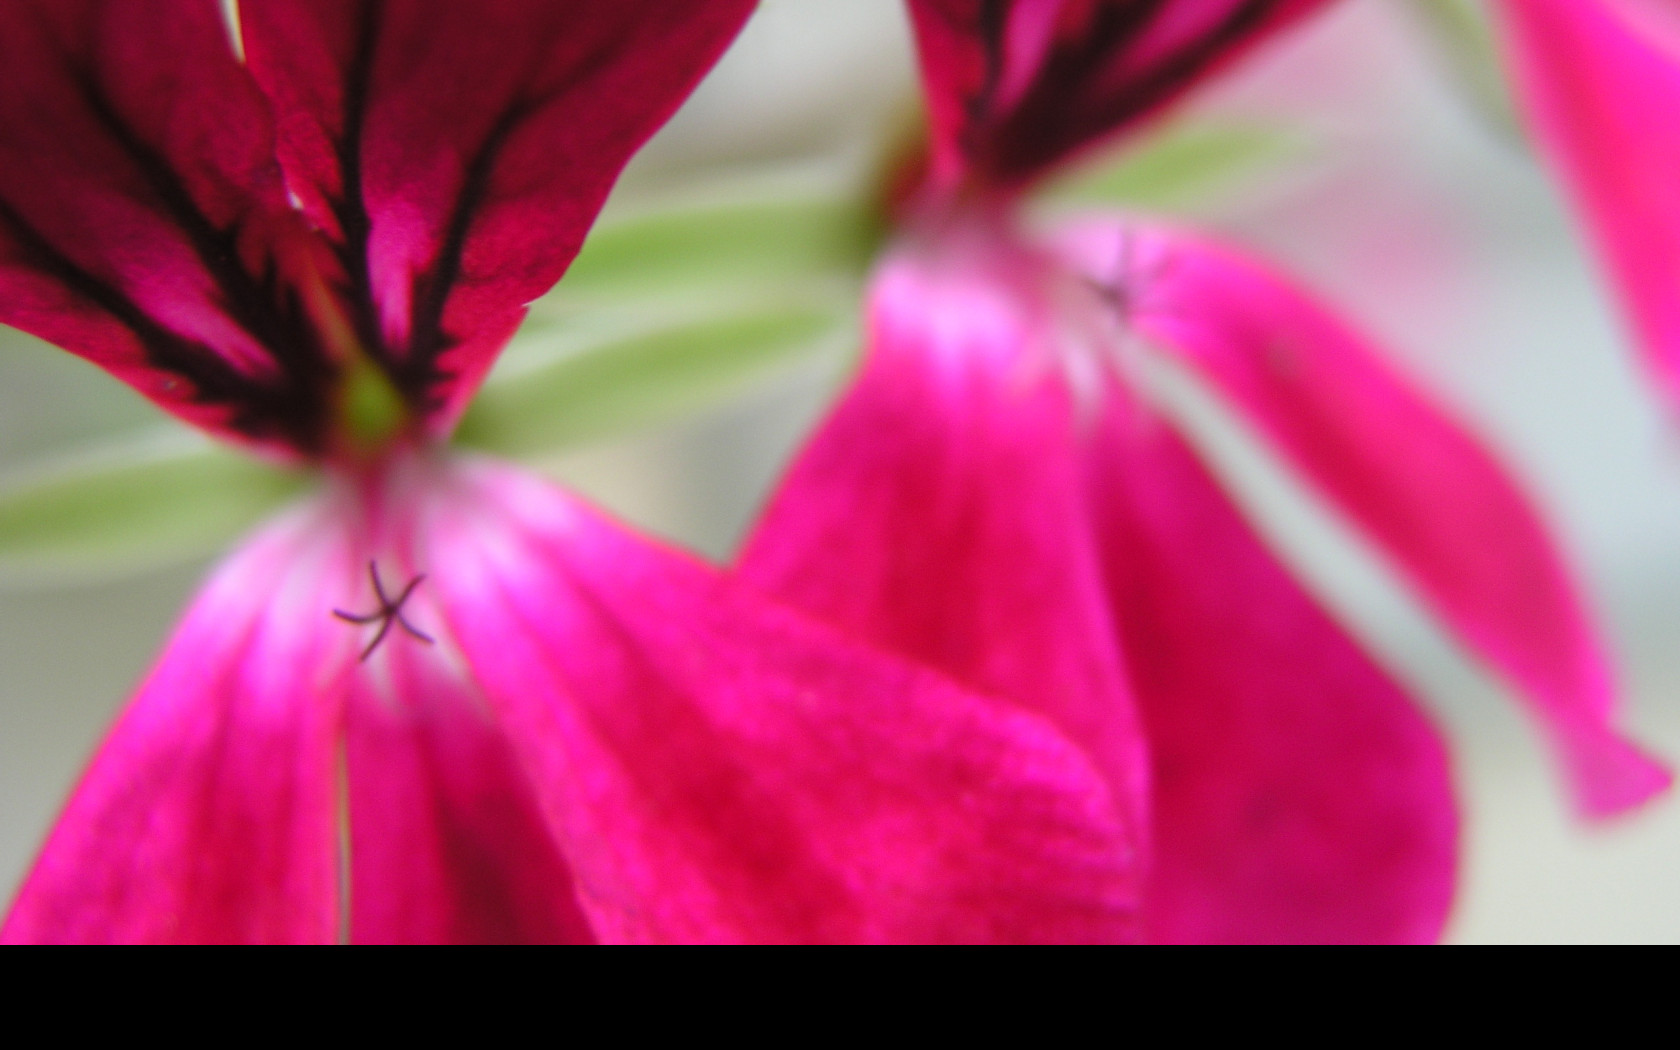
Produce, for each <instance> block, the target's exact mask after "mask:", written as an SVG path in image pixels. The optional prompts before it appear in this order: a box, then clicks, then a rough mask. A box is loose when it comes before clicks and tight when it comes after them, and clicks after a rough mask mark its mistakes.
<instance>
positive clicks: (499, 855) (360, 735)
mask: <svg viewBox="0 0 1680 1050" xmlns="http://www.w3.org/2000/svg"><path fill="white" fill-rule="evenodd" d="M418 604H420V603H419V602H410V603H407V605H406V606H405V608H406V609H407V610H408V611H407V612H406V613H405V615H408V616H413V615H414V613H413V608H412V607H413V606H415V605H418ZM365 666H366V667H367V668H368V669H369V672H370V673H368V674H363V675H358V676H357V678H356V682H357V687H356V688H355V689H353V690H352V692H351V694H350V699H349V711H348V717H347V719H346V730H347V736H348V740H347V743H346V750H345V763H346V767H347V769H348V772H349V791H350V883H351V885H350V901H351V920H350V940H351V941H352V942H353V943H357V944H368V943H376V944H383V943H408V944H415V943H418V944H427V943H442V944H481V943H536V944H550V943H574V944H575V943H587V942H590V941H593V940H594V934H593V933H592V932H591V930H590V928H589V924H588V922H587V920H585V919H584V917H583V914H582V913H581V912H580V911H579V910H578V903H577V895H576V892H575V890H574V889H573V887H572V881H571V873H570V871H569V870H568V868H567V866H566V862H565V860H564V859H562V858H561V856H560V854H559V850H558V846H557V844H556V843H555V842H554V840H553V837H552V836H551V835H550V834H549V831H548V827H547V825H546V824H545V823H544V821H543V818H542V814H541V812H540V811H539V810H538V808H537V804H536V797H535V795H534V793H533V791H532V789H531V786H530V783H529V781H528V780H527V779H526V777H525V773H524V770H523V769H522V768H521V767H520V765H519V762H518V759H517V757H516V756H515V754H514V751H513V748H512V747H510V746H509V744H508V742H507V740H506V738H505V736H504V734H503V733H502V731H501V728H500V727H499V726H498V725H497V724H496V720H495V717H494V715H493V714H492V712H491V711H490V709H489V707H488V706H487V704H486V702H485V700H484V698H483V697H482V696H480V695H478V694H477V690H476V688H475V687H474V686H473V685H472V683H471V681H470V680H465V679H463V678H462V677H461V675H460V673H459V672H458V671H456V670H454V669H452V668H451V667H450V666H449V665H448V663H447V662H446V659H445V657H444V655H443V653H442V652H441V651H440V650H438V649H436V648H434V647H429V646H426V645H424V644H417V640H416V639H413V638H409V637H401V636H400V634H399V636H395V637H391V638H389V639H388V641H387V643H386V644H383V645H382V646H381V648H380V649H379V650H378V651H377V652H376V653H375V654H374V655H373V656H372V657H371V658H370V661H369V663H368V664H366V665H365Z"/></svg>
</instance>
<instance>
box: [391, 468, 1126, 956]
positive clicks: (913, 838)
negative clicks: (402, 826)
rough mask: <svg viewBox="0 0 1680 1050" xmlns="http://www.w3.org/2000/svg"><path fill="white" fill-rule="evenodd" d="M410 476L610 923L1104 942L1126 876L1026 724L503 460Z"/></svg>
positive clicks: (1113, 832) (1111, 845)
mask: <svg viewBox="0 0 1680 1050" xmlns="http://www.w3.org/2000/svg"><path fill="white" fill-rule="evenodd" d="M452 470H453V471H454V472H455V473H454V480H453V481H452V482H451V483H450V484H448V485H446V486H440V487H438V488H436V489H435V490H433V491H432V492H430V493H428V494H427V495H425V496H424V497H423V498H424V499H425V501H426V502H425V505H424V509H423V511H422V513H421V514H420V518H419V521H418V525H417V529H418V532H417V535H418V536H419V537H420V540H419V543H420V547H419V548H418V549H419V550H420V551H421V553H422V556H423V560H426V561H429V563H430V564H432V565H434V566H436V567H438V568H437V575H436V576H435V582H436V586H437V595H438V598H437V600H438V606H439V608H440V609H441V610H442V613H443V616H444V618H445V620H446V621H447V626H448V630H449V631H450V632H451V633H452V634H453V636H454V637H455V639H456V640H457V641H458V642H459V644H460V646H461V650H462V652H463V653H464V654H465V657H466V659H467V661H468V663H469V665H470V667H471V669H472V674H473V676H474V677H475V678H476V679H477V680H478V681H479V682H480V683H481V685H482V687H483V689H484V691H485V693H486V695H487V696H488V698H489V700H490V704H491V707H492V708H493V709H494V711H495V713H496V715H497V717H499V718H501V719H503V720H505V723H506V725H507V728H508V739H510V740H511V741H513V743H514V747H515V750H516V751H517V752H518V754H519V755H520V757H521V758H522V760H523V763H524V766H525V768H526V769H527V770H528V772H529V774H530V777H531V782H532V783H533V784H535V785H536V788H537V791H538V794H539V796H540V799H541V804H542V807H543V812H544V813H545V815H546V816H547V818H548V820H549V822H550V824H551V826H552V827H553V828H554V829H555V830H556V834H557V837H558V840H559V841H560V842H561V844H562V848H563V851H564V853H565V855H566V858H567V860H568V861H569V862H570V864H571V867H572V871H573V872H574V874H575V877H576V880H577V888H578V894H579V898H580V900H581V903H582V906H583V910H584V912H585V913H586V914H587V915H588V916H589V918H590V921H591V923H592V925H593V926H594V928H595V930H596V931H597V933H598V934H599V935H600V936H601V938H602V939H603V940H609V941H923V940H929V941H993V940H1006V941H1016V940H1019V941H1042V940H1057V941H1060V940H1108V939H1114V938H1117V937H1121V936H1123V935H1125V934H1126V933H1128V932H1129V931H1131V930H1132V929H1133V927H1134V924H1135V921H1136V920H1135V914H1134V911H1133V903H1134V902H1133V899H1132V891H1133V889H1134V887H1135V879H1136V873H1135V872H1134V871H1133V869H1132V867H1131V865H1130V864H1129V863H1128V862H1127V860H1126V859H1125V849H1124V847H1125V845H1126V840H1125V839H1124V838H1123V837H1122V834H1121V831H1120V828H1119V827H1118V826H1117V821H1116V819H1115V817H1114V815H1113V813H1112V811H1111V807H1110V804H1109V800H1108V791H1107V789H1106V786H1105V785H1104V784H1103V783H1102V781H1101V779H1100V778H1099V777H1098V776H1097V775H1096V774H1095V772H1094V771H1092V770H1091V768H1090V767H1089V765H1088V764H1087V763H1086V761H1085V759H1084V758H1083V756H1082V755H1081V754H1080V753H1079V752H1078V750H1077V749H1076V748H1074V747H1072V746H1071V745H1069V744H1067V743H1066V742H1065V741H1064V740H1063V739H1062V738H1061V737H1060V735H1059V734H1057V733H1056V732H1054V731H1053V730H1052V729H1051V728H1050V727H1049V726H1048V725H1046V724H1045V723H1044V722H1043V721H1042V720H1040V719H1038V718H1036V717H1034V716H1032V715H1030V714H1027V713H1025V712H1018V711H1014V710H1011V709H1007V708H1004V707H1003V706H1002V705H995V704H992V703H989V702H985V701H982V700H980V699H979V698H977V697H974V696H971V695H969V694H966V693H964V692H963V691H961V690H959V689H957V688H956V687H954V686H953V685H951V684H949V683H948V682H947V681H946V680H944V679H942V678H940V677H938V676H936V675H934V674H932V673H931V672H928V671H925V670H922V669H918V668H915V667H913V666H911V665H908V664H904V663H900V662H898V661H896V660H893V659H889V658H887V657H884V656H881V655H879V654H875V653H872V652H871V651H869V650H865V649H863V648H862V647H860V646H857V645H855V644H853V643H850V642H847V641H844V640H842V638H841V637H840V636H838V635H836V634H833V633H832V632H830V631H828V630H826V629H824V628H820V627H818V626H816V625H815V624H814V623H812V622H810V621H807V620H805V619H803V618H800V617H798V616H796V615H794V614H792V613H791V612H789V611H787V610H784V609H782V608H780V607H777V606H773V605H771V604H769V603H767V602H766V601H765V600H764V599H762V598H761V597H759V596H758V595H757V594H756V592H752V591H749V590H748V589H746V588H744V587H742V586H740V585H739V584H736V583H734V582H732V581H731V580H729V579H728V578H727V577H724V576H721V575H719V574H718V573H717V572H715V571H714V570H711V569H708V568H706V567H705V566H702V565H700V564H699V563H697V562H695V561H693V560H691V559H689V558H687V557H683V556H680V555H677V554H674V553H671V552H667V551H664V550H661V549H659V548H657V547H655V546H652V545H650V544H647V543H645V542H643V541H640V540H637V539H634V538H633V537H632V536H630V535H629V534H628V533H627V532H625V531H623V530H622V529H620V528H618V527H616V526H614V525H611V524H609V523H607V522H606V521H603V520H602V519H600V518H599V517H597V516H596V515H595V514H593V513H592V512H590V511H588V510H587V509H585V508H583V507H582V506H580V505H579V504H578V503H577V502H576V501H574V500H572V499H571V498H569V497H567V496H565V495H564V494H563V493H561V492H559V491H558V490H556V489H554V488H553V487H551V486H549V485H548V484H546V483H544V482H541V481H538V480H536V479H534V478H531V477H528V476H526V475H523V474H520V473H518V472H515V471H513V470H511V469H510V468H505V467H500V466H495V465H491V464H488V463H477V462H475V463H469V464H465V465H462V466H459V467H455V468H452Z"/></svg>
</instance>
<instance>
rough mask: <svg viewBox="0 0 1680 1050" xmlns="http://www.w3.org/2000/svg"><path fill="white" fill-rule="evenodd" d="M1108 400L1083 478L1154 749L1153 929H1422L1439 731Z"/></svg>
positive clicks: (1436, 866)
mask: <svg viewBox="0 0 1680 1050" xmlns="http://www.w3.org/2000/svg"><path fill="white" fill-rule="evenodd" d="M1115 396H1116V404H1114V405H1113V406H1112V407H1111V410H1110V411H1109V412H1108V413H1107V414H1106V415H1105V418H1104V426H1103V432H1102V433H1101V434H1100V435H1099V437H1098V439H1097V441H1096V442H1095V444H1094V448H1093V452H1092V456H1091V462H1090V466H1091V488H1092V493H1093V498H1094V501H1095V504H1096V513H1097V517H1098V520H1099V521H1100V522H1101V527H1102V535H1103V538H1104V544H1105V551H1106V553H1107V555H1108V562H1107V564H1108V578H1109V584H1110V588H1111V593H1112V595H1113V600H1114V604H1115V609H1116V612H1117V615H1118V617H1119V620H1120V627H1121V632H1122V634H1123V636H1124V638H1125V646H1126V656H1127V660H1128V662H1129V665H1130V667H1131V669H1132V674H1133V680H1134V683H1135V687H1136V690H1137V696H1138V701H1139V703H1140V704H1141V705H1142V708H1143V712H1144V720H1145V722H1146V724H1147V725H1148V727H1149V744H1150V749H1151V754H1152V756H1153V759H1154V768H1155V781H1154V803H1155V814H1154V824H1155V829H1156V830H1155V845H1154V860H1155V866H1154V869H1153V875H1152V878H1151V882H1150V887H1149V895H1148V898H1147V904H1146V910H1145V914H1146V915H1147V917H1148V928H1149V936H1150V938H1151V939H1152V940H1156V941H1166V942H1182V941H1191V942H1233V941H1235V942H1255V941H1259V942H1271V941H1293V942H1325V941H1338V942H1339V941H1348V942H1384V941H1402V942H1405V941H1425V942H1426V941H1433V940H1435V939H1436V938H1437V937H1438V936H1439V935H1440V931H1441V926H1442V923H1443V922H1444V920H1445V918H1446V914H1447V909H1448V906H1449V904H1450V903H1451V900H1452V890H1453V875H1454V854H1455V839H1456V833H1457V823H1458V822H1457V817H1456V811H1455V807H1454V803H1453V796H1452V789H1451V785H1450V783H1449V779H1448V770H1447V761H1446V757H1445V755H1444V753H1443V750H1442V746H1441V742H1440V740H1439V738H1438V737H1437V735H1436V733H1435V731H1434V730H1433V729H1432V728H1431V727H1430V725H1429V723H1428V721H1427V720H1426V719H1425V718H1424V717H1423V716H1422V715H1421V714H1420V713H1419V712H1418V711H1417V709H1416V708H1414V707H1413V705H1412V704H1411V703H1410V702H1409V701H1408V700H1407V698H1406V697H1405V696H1404V695H1403V694H1402V693H1401V692H1400V690H1399V689H1398V688H1397V687H1396V686H1395V685H1394V683H1393V682H1392V681H1390V679H1389V678H1388V676H1387V675H1385V674H1384V673H1383V672H1382V671H1381V670H1379V669H1378V667H1377V666H1376V665H1375V664H1374V663H1373V662H1372V661H1371V660H1370V658H1369V657H1367V656H1366V655H1365V654H1364V653H1363V652H1361V651H1360V649H1359V648H1358V647H1357V646H1356V645H1355V644H1353V642H1352V641H1350V640H1349V638H1348V637H1347V636H1346V635H1345V634H1344V633H1343V632H1342V630H1341V629H1340V628H1339V627H1337V626H1336V624H1335V623H1334V622H1332V621H1331V620H1330V619H1329V618H1328V617H1327V616H1326V615H1325V614H1324V612H1323V611H1321V610H1320V609H1319V607H1318V606H1317V605H1316V604H1315V603H1314V602H1313V601H1312V599H1311V598H1309V597H1308V596H1307V595H1306V594H1305V593H1304V592H1303V591H1302V590H1301V588H1300V587H1299V586H1298V585H1297V584H1296V583H1295V582H1294V581H1292V580H1291V579H1290V577H1289V575H1288V574H1287V573H1286V572H1285V571H1284V570H1283V568H1282V567H1281V566H1280V565H1279V564H1278V563H1277V561H1276V560H1275V559H1274V558H1273V557H1272V555H1271V554H1270V553H1269V552H1268V551H1267V550H1266V549H1265V548H1264V546H1263V545H1262V544H1261V543H1260V541H1259V539H1258V538H1257V537H1256V536H1255V535H1254V533H1253V532H1252V530H1250V528H1249V527H1248V526H1247V525H1246V524H1245V523H1244V522H1243V520H1242V518H1241V517H1240V515H1239V514H1238V513H1237V511H1236V509H1235V508H1234V507H1233V506H1232V505H1231V503H1230V501H1229V500H1228V499H1227V498H1226V497H1225V496H1224V494H1223V493H1221V492H1220V490H1219V488H1218V486H1217V484H1216V483H1215V482H1214V481H1213V479H1212V478H1211V477H1210V476H1209V475H1208V474H1207V472H1206V471H1205V470H1204V469H1203V468H1202V466H1201V465H1200V464H1199V463H1198V462H1197V461H1196V459H1195V457H1194V456H1193V455H1192V453H1191V452H1190V450H1189V449H1188V448H1187V447H1186V446H1185V445H1184V443H1183V441H1182V440H1181V439H1180V438H1178V437H1177V436H1176V435H1175V434H1173V433H1172V432H1171V431H1170V430H1169V429H1168V428H1167V426H1166V425H1165V424H1164V422H1163V421H1161V420H1159V419H1154V418H1150V417H1147V416H1143V415H1140V414H1138V413H1137V412H1136V411H1135V410H1134V409H1132V408H1131V407H1130V406H1127V405H1125V404H1124V403H1123V401H1121V400H1120V398H1121V395H1119V394H1118V393H1116V395H1115Z"/></svg>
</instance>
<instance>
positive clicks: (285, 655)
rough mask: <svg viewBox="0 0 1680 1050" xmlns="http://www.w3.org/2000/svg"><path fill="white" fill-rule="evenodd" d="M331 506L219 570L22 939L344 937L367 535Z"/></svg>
mask: <svg viewBox="0 0 1680 1050" xmlns="http://www.w3.org/2000/svg"><path fill="white" fill-rule="evenodd" d="M344 525H345V523H344V522H343V521H341V520H339V518H338V516H337V515H336V514H334V513H333V512H332V511H331V509H330V508H328V507H327V506H326V505H324V504H316V505H312V506H311V507H309V508H306V509H304V510H300V511H298V512H295V513H293V514H290V515H288V516H287V517H284V518H282V519H281V520H279V521H277V522H275V523H274V524H272V525H270V526H268V527H267V528H265V529H264V530H262V531H261V532H260V533H259V534H258V535H257V536H256V537H255V538H253V539H252V540H250V541H249V542H247V543H246V544H245V546H244V547H242V548H241V549H240V550H239V552H238V553H236V554H235V555H234V556H233V557H232V558H231V559H229V561H228V562H227V563H226V564H225V565H223V567H222V568H221V569H220V570H218V572H217V573H216V575H215V577H214V578H213V579H212V580H211V581H210V583H209V584H208V585H207V586H206V587H205V589H204V591H203V592H202V593H201V594H200V595H199V597H198V599H197V600H196V601H195V602H194V603H193V606H192V608H191V609H190V610H189V611H188V613H187V615H186V617H185V619H184V620H183V621H182V623H181V625H180V627H179V628H178V629H177V630H176V632H175V636H174V638H173V639H171V641H170V643H169V647H168V649H167V650H166V651H165V652H164V654H163V657H162V658H161V659H160V660H159V662H158V665H157V667H156V668H154V669H153V671H152V672H151V674H150V676H148V678H147V679H146V682H145V684H144V685H142V686H141V688H140V691H139V694H138V695H137V696H136V697H135V698H134V700H133V702H132V703H131V704H130V706H129V708H128V711H127V712H126V713H125V714H124V715H123V716H122V718H121V720H120V721H119V722H118V723H117V725H116V727H115V728H114V729H113V730H112V731H111V735H110V737H109V739H108V740H107V741H106V742H105V745H104V746H103V747H102V748H101V749H100V751H99V754H98V756H97V757H96V758H95V759H94V761H93V764H92V766H91V767H90V768H89V770H88V772H87V774H86V775H85V776H84V777H83V779H82V782H81V785H80V787H78V788H77V789H76V793H75V794H74V795H73V796H72V797H71V799H70V802H69V805H68V806H67V807H66V808H65V811H64V815H63V816H62V817H61V818H60V819H59V822H58V824H57V826H56V828H55V829H54V831H53V833H52V837H51V838H49V839H48V841H47V844H46V847H45V848H44V849H43V851H42V853H41V857H40V859H39V860H38V861H37V862H36V865H35V868H34V870H33V871H32V872H31V874H30V876H29V878H28V880H27V881H25V883H24V885H23V888H22V889H21V890H20V891H19V894H18V897H17V900H16V902H15V904H14V905H13V907H12V911H11V913H10V915H9V916H8V917H7V919H6V924H5V926H4V928H3V930H0V940H4V941H6V942H8V943H14V942H41V941H49V942H51V941H58V942H63V941H75V942H96V943H112V942H178V943H180V942H186V943H203V942H234V943H260V942H268V943H272V942H288V943H311V942H322V941H331V940H335V939H337V937H338V935H339V884H338V878H339V853H338V837H339V836H338V830H337V828H338V809H339V804H338V793H337V790H336V788H335V784H336V782H337V772H338V766H339V761H340V757H339V727H340V721H341V711H342V708H343V705H344V699H345V695H346V692H347V691H348V689H349V687H350V674H351V669H352V668H353V667H354V666H355V663H354V661H355V653H356V649H355V639H354V637H353V636H352V635H351V634H350V633H349V632H347V631H346V630H345V625H344V624H342V623H340V622H338V621H336V620H334V619H332V618H331V617H330V615H328V612H327V611H328V610H329V609H331V608H332V607H333V606H334V605H335V604H340V603H342V602H343V601H344V600H345V599H346V597H347V596H348V595H347V593H346V585H347V583H348V581H350V580H352V579H354V578H355V576H356V574H357V572H358V566H357V565H356V564H355V562H356V559H357V553H358V549H357V544H355V542H354V541H353V538H352V537H351V535H350V533H349V531H348V530H347V529H346V528H345V527H344Z"/></svg>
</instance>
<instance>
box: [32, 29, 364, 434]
mask: <svg viewBox="0 0 1680 1050" xmlns="http://www.w3.org/2000/svg"><path fill="white" fill-rule="evenodd" d="M307 244H308V236H307V233H306V231H304V229H303V224H302V223H301V222H300V221H299V220H298V218H297V216H296V215H295V214H294V213H293V212H292V211H291V210H290V208H289V207H288V206H287V203H286V190H285V186H284V184H283V182H282V179H281V174H280V169H279V167H278V165H277V164H276V163H275V159H274V129H273V123H272V120H271V119H270V116H269V109H268V105H267V103H266V102H264V100H263V98H262V95H261V93H260V92H259V91H258V90H257V88H256V85H255V84H253V83H252V82H251V79H250V77H249V75H247V73H246V72H245V70H244V69H243V68H241V67H240V65H239V63H238V61H237V60H236V59H235V57H234V53H233V48H232V46H231V44H230V41H229V38H228V34H227V29H226V27H225V26H224V25H223V23H222V20H221V17H220V15H219V14H218V10H217V5H216V4H215V3H213V2H210V0H198V2H193V0H158V2H156V3H128V2H122V0H62V2H61V0H40V2H34V0H17V2H15V3H7V4H5V5H0V321H4V322H5V323H7V324H11V325H15V326H17V327H19V328H22V329H24V330H25V331H29V332H32V333H34V334H36V335H38V336H40V337H42V338H44V339H47V340H50V341H52V342H54V343H57V344H58V345H60V346H62V347H64V348H65V349H67V350H70V351H72V352H73V353H77V354H80V355H81V356H83V357H86V358H88V359H89V360H91V361H93V362H94V363H95V364H98V365H100V366H101V367H103V368H106V369H108V370H110V371H111V372H112V373H113V374H115V375H116V376H117V377H118V378H119V379H122V380H123V381H124V382H127V383H128V384H130V385H131V386H133V387H134V388H135V389H137V390H139V391H140V392H141V393H143V394H145V395H146V396H147V397H149V398H151V399H152V400H153V401H156V402H157V403H158V404H160V405H162V406H163V407H164V408H166V409H168V410H169V411H171V412H174V413H175V414H176V415H179V416H181V417H182V418H185V419H187V420H188V421H190V422H193V423H196V424H198V425H199V426H203V427H205V428H207V429H210V430H214V431H218V432H221V433H231V434H236V435H239V436H243V437H245V438H247V439H250V440H253V441H256V442H258V443H262V444H277V445H283V446H289V447H295V448H301V449H305V450H313V449H314V448H315V447H316V446H317V445H318V443H319V441H320V437H321V431H322V429H323V427H324V422H325V416H326V413H327V411H328V410H329V408H330V404H329V398H328V394H327V390H328V387H329V385H330V381H331V378H332V373H333V367H334V366H333V365H332V362H331V359H330V354H329V352H328V350H327V349H326V347H325V346H323V345H322V343H321V340H320V338H319V337H318V335H317V334H316V332H315V330H314V329H313V327H312V326H311V324H310V323H309V320H308V318H307V317H306V316H305V314H304V312H303V309H302V305H301V304H300V303H299V301H298V300H297V299H296V298H295V297H294V296H291V295H289V294H288V291H289V289H287V288H286V287H285V285H286V284H287V282H288V281H289V280H290V279H291V278H292V277H295V276H296V271H297V270H298V269H299V268H300V266H305V265H306V263H307V259H306V258H305V256H306V253H307Z"/></svg>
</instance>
